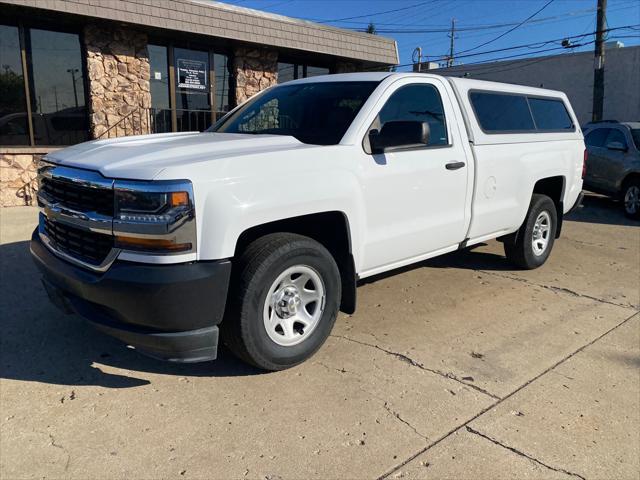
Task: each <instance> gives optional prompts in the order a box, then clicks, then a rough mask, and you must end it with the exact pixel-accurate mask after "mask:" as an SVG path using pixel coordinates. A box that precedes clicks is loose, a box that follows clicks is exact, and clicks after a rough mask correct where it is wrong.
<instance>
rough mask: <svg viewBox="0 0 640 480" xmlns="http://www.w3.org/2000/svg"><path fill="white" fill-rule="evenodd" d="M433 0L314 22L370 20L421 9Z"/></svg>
mask: <svg viewBox="0 0 640 480" xmlns="http://www.w3.org/2000/svg"><path fill="white" fill-rule="evenodd" d="M434 1H435V0H429V1H427V2H420V3H416V4H415V5H410V6H408V7H402V8H394V9H393V10H386V11H384V12H375V13H368V14H366V15H356V16H354V17H345V18H336V19H332V20H315V21H316V22H317V23H330V22H342V21H344V20H353V19H356V18H370V17H375V16H378V15H386V14H388V13H395V12H402V11H405V10H410V9H412V8H417V7H421V6H423V5H427V4H428V3H434Z"/></svg>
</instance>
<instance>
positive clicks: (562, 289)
mask: <svg viewBox="0 0 640 480" xmlns="http://www.w3.org/2000/svg"><path fill="white" fill-rule="evenodd" d="M474 271H475V272H478V273H484V274H485V275H491V276H494V277H498V278H504V279H507V280H515V281H516V282H521V283H526V284H527V285H531V286H534V287H539V288H544V289H546V290H551V291H552V292H553V293H566V294H568V295H571V296H572V297H579V298H586V299H588V300H593V301H594V302H598V303H604V304H607V305H614V306H616V307H622V308H632V309H634V310H636V311H637V310H638V308H639V306H638V305H634V304H632V303H626V304H625V303H617V302H612V301H609V300H604V299H602V298H598V297H593V296H591V295H586V294H584V293H580V292H576V291H575V290H571V289H569V288H565V287H556V286H555V285H545V284H543V283H536V282H532V281H530V280H528V279H526V278H522V277H514V276H511V275H504V274H500V273H497V272H492V271H489V270H474Z"/></svg>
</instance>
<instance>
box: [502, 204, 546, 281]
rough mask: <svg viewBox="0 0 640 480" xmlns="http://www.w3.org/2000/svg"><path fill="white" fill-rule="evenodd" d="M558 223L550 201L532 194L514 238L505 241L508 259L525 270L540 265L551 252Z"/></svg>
mask: <svg viewBox="0 0 640 480" xmlns="http://www.w3.org/2000/svg"><path fill="white" fill-rule="evenodd" d="M557 225H558V213H557V211H556V206H555V204H554V203H553V200H551V199H550V198H549V197H547V196H546V195H540V194H534V195H533V197H532V198H531V204H530V205H529V211H528V212H527V217H526V218H525V220H524V223H523V224H522V226H521V227H520V230H518V232H517V235H516V237H517V238H516V241H515V242H513V243H505V244H504V251H505V254H506V255H507V258H508V259H509V261H510V262H512V263H514V264H515V265H517V266H518V267H520V268H524V269H526V270H532V269H534V268H538V267H539V266H541V265H542V264H543V263H544V262H546V261H547V258H549V255H550V254H551V249H552V248H553V241H554V240H555V237H556V228H557Z"/></svg>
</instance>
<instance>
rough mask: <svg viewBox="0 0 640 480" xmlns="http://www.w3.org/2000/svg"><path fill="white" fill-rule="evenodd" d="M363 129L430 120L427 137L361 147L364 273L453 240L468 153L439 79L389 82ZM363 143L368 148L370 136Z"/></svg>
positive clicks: (461, 230) (460, 235)
mask: <svg viewBox="0 0 640 480" xmlns="http://www.w3.org/2000/svg"><path fill="white" fill-rule="evenodd" d="M377 108H378V109H377V110H376V111H377V112H378V113H377V114H376V115H375V117H374V118H373V120H372V122H371V126H370V127H369V129H368V131H371V130H372V129H376V130H381V129H382V127H383V126H384V124H385V123H386V122H391V121H419V122H427V123H428V124H429V130H430V138H429V141H428V143H427V144H426V145H424V146H421V147H416V145H413V146H412V147H410V148H406V149H400V150H396V151H393V152H387V153H379V154H372V153H366V155H364V156H363V160H362V174H363V177H364V178H363V185H364V189H363V190H364V196H365V205H366V226H365V228H366V236H365V238H366V244H365V247H364V252H363V258H362V264H361V267H362V268H361V271H362V273H363V276H366V275H372V274H375V273H378V272H380V271H384V270H387V269H389V268H394V267H397V266H401V265H404V264H409V263H412V261H417V260H420V257H426V256H428V254H429V253H431V252H436V251H439V250H443V249H447V248H451V249H453V248H456V247H457V245H458V244H459V243H460V242H462V241H463V240H464V238H465V235H466V231H467V227H468V222H467V218H466V217H467V215H466V213H465V211H466V205H467V187H468V182H469V181H471V180H470V178H469V175H470V172H471V173H473V170H472V168H470V165H469V163H468V159H467V158H466V154H465V149H464V146H463V143H462V138H461V135H460V131H459V129H458V122H457V121H456V120H455V118H456V115H455V113H454V110H453V104H452V100H451V98H450V97H449V93H448V91H447V89H446V88H445V86H444V85H443V83H442V82H440V81H438V80H434V79H424V80H423V79H416V78H408V79H403V80H400V81H398V82H396V83H394V84H392V85H391V86H390V87H389V90H388V91H387V92H385V94H384V95H383V96H382V97H381V99H380V102H379V104H378V106H377ZM363 147H364V150H365V151H367V150H368V152H371V149H370V146H369V145H368V137H365V139H364V142H363Z"/></svg>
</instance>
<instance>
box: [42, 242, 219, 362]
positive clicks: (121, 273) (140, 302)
mask: <svg viewBox="0 0 640 480" xmlns="http://www.w3.org/2000/svg"><path fill="white" fill-rule="evenodd" d="M31 253H32V257H33V259H34V261H35V263H36V265H37V266H38V268H39V269H40V270H41V272H42V275H43V283H44V284H45V287H46V290H47V293H48V294H49V297H50V298H51V299H52V301H53V303H55V304H56V305H58V306H59V307H61V308H63V309H64V310H66V311H68V312H71V311H73V312H76V313H78V314H80V315H82V316H83V317H85V318H86V319H88V320H89V321H90V322H91V323H92V324H94V325H95V326H96V327H97V328H98V329H99V330H101V331H103V332H105V333H107V334H109V335H111V336H113V337H116V338H118V339H120V340H122V341H123V342H125V343H126V344H128V345H131V346H132V347H134V348H136V349H137V350H139V351H140V352H142V353H145V354H147V355H150V356H152V357H156V358H160V359H163V360H169V361H175V362H199V361H205V360H213V359H215V358H216V355H217V346H218V324H219V323H220V322H221V321H222V317H223V315H224V309H225V304H226V298H227V289H228V285H229V278H230V273H231V262H230V261H229V260H220V261H212V262H194V263H188V264H175V265H151V264H140V263H133V262H121V261H116V262H114V263H113V265H111V267H110V268H109V269H108V270H107V271H106V272H104V273H94V272H91V271H89V270H85V269H83V268H79V267H76V266H74V265H71V264H70V263H68V262H66V261H64V260H62V259H60V258H58V257H57V256H56V255H55V254H54V253H53V252H51V251H50V250H49V249H48V248H47V247H46V246H45V245H44V244H43V243H42V241H41V240H40V238H39V236H38V233H37V231H36V232H34V234H33V236H32V238H31Z"/></svg>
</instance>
